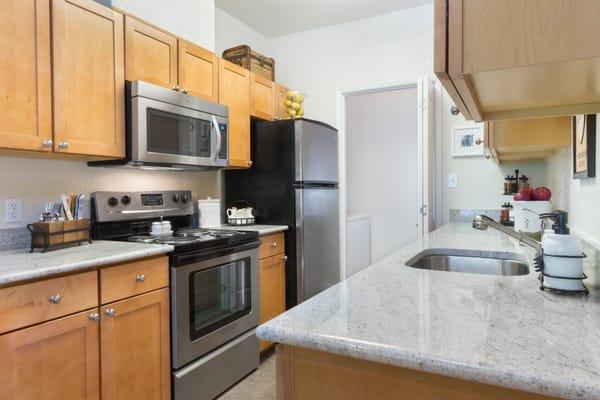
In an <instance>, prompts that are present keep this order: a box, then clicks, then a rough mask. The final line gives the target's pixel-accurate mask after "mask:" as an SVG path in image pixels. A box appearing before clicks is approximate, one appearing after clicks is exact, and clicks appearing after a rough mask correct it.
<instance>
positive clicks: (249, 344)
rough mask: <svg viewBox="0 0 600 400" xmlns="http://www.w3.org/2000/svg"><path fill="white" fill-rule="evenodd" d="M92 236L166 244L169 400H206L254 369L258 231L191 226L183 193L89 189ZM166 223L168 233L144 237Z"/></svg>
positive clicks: (191, 217) (187, 198) (189, 202)
mask: <svg viewBox="0 0 600 400" xmlns="http://www.w3.org/2000/svg"><path fill="white" fill-rule="evenodd" d="M92 220H93V224H92V237H93V238H95V239H102V240H124V241H134V242H142V243H163V244H170V245H173V247H174V249H175V250H174V251H173V252H171V253H170V254H169V260H170V287H171V366H172V391H173V398H174V400H187V399H213V398H215V397H216V396H218V395H219V394H221V393H222V392H223V391H225V390H226V389H227V388H229V387H230V386H231V385H233V384H234V383H235V382H237V381H238V380H240V379H241V378H243V377H244V376H245V375H247V374H248V373H250V372H251V371H253V370H254V369H256V368H257V367H258V364H259V349H258V339H257V338H256V336H255V334H254V328H256V326H257V325H258V298H259V297H258V285H259V283H258V247H259V244H260V242H259V240H258V233H257V232H248V231H228V230H218V229H197V228H193V227H192V226H193V221H194V207H193V204H192V194H191V192H189V191H154V192H127V193H124V192H96V193H93V194H92ZM162 220H164V221H169V222H170V223H171V226H172V228H173V233H172V234H167V235H166V236H156V235H155V236H153V235H150V231H151V227H152V223H153V222H157V221H162Z"/></svg>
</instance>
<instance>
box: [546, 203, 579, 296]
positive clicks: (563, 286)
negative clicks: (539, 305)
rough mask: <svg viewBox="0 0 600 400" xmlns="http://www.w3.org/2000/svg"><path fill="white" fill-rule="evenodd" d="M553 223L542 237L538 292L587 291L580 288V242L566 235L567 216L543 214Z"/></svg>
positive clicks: (565, 213) (557, 213)
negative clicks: (542, 263) (547, 290)
mask: <svg viewBox="0 0 600 400" xmlns="http://www.w3.org/2000/svg"><path fill="white" fill-rule="evenodd" d="M544 217H547V218H550V219H552V220H553V221H554V224H553V225H552V230H551V231H550V232H548V230H547V231H546V232H545V234H544V236H543V238H542V249H543V257H544V258H543V260H544V266H543V270H542V275H543V281H542V289H543V288H549V289H556V290H563V291H569V292H587V289H586V288H585V286H584V285H583V279H585V275H584V274H583V258H584V257H585V254H584V253H583V251H582V247H581V241H580V240H579V239H577V238H576V237H575V236H573V235H571V234H570V231H569V227H568V225H567V223H568V219H569V214H568V213H567V212H566V211H561V210H559V211H555V212H553V213H550V214H547V215H544Z"/></svg>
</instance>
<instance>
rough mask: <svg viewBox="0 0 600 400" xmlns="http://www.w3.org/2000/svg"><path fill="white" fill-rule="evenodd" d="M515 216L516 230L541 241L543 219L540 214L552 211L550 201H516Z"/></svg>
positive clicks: (514, 203) (514, 204)
mask: <svg viewBox="0 0 600 400" xmlns="http://www.w3.org/2000/svg"><path fill="white" fill-rule="evenodd" d="M513 207H514V214H515V230H516V231H517V232H520V233H525V234H527V235H529V236H533V237H535V238H536V239H537V240H540V239H541V234H542V219H541V218H540V214H546V213H549V212H550V211H551V205H550V202H549V201H515V202H513Z"/></svg>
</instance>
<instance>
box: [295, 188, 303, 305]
mask: <svg viewBox="0 0 600 400" xmlns="http://www.w3.org/2000/svg"><path fill="white" fill-rule="evenodd" d="M295 193H296V210H295V211H296V213H295V214H296V221H295V225H296V290H297V292H296V300H297V301H298V304H300V303H301V302H302V301H304V250H303V249H304V230H303V224H302V221H303V220H304V207H303V193H302V189H298V188H297V189H296V190H295Z"/></svg>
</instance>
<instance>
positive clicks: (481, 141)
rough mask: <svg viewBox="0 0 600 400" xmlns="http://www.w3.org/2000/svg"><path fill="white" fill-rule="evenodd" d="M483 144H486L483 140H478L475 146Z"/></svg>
mask: <svg viewBox="0 0 600 400" xmlns="http://www.w3.org/2000/svg"><path fill="white" fill-rule="evenodd" d="M483 143H485V142H484V141H483V140H481V139H477V140H476V141H475V144H476V145H477V146H479V145H480V144H483Z"/></svg>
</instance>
